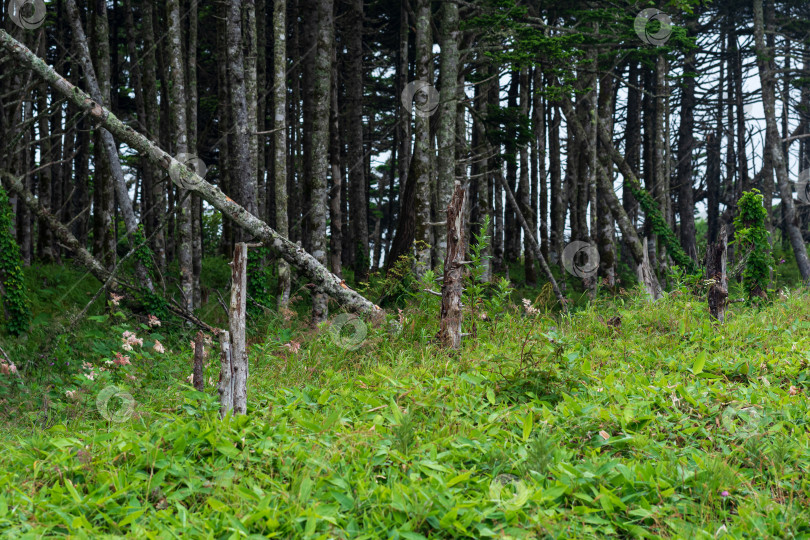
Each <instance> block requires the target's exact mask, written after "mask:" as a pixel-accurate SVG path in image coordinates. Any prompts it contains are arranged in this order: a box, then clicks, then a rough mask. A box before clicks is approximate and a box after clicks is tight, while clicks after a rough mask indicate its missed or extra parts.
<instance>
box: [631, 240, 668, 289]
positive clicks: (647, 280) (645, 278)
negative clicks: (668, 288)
mask: <svg viewBox="0 0 810 540" xmlns="http://www.w3.org/2000/svg"><path fill="white" fill-rule="evenodd" d="M643 251H644V254H643V259H642V260H641V264H640V265H638V269H637V270H636V272H637V273H638V282H639V283H641V284H642V285H644V290H646V291H647V294H648V295H649V296H650V298H651V299H652V301H653V302H655V301H656V300H658V299H659V298H661V296H662V294H661V285H660V284H659V283H658V278H657V277H655V272H653V269H652V266H651V265H650V252H649V251H647V239H646V238H645V239H644V246H643Z"/></svg>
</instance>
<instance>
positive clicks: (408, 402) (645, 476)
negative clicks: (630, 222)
mask: <svg viewBox="0 0 810 540" xmlns="http://www.w3.org/2000/svg"><path fill="white" fill-rule="evenodd" d="M206 272H210V275H209V276H208V279H209V280H213V281H216V280H217V279H219V280H220V281H221V280H222V279H225V280H227V277H225V276H227V273H226V272H227V267H226V268H225V269H224V270H223V269H222V268H219V267H218V266H216V265H214V266H210V267H207V269H206ZM80 277H81V274H77V273H76V272H75V271H73V270H70V269H69V268H64V267H62V268H61V269H54V268H44V269H37V270H31V272H30V273H29V275H28V279H29V285H31V286H32V287H31V290H33V291H35V292H36V294H37V299H36V300H35V305H34V307H35V314H38V315H37V317H36V318H35V324H34V329H33V330H32V332H31V334H30V335H29V337H28V341H26V340H25V339H22V340H14V339H11V338H8V337H3V338H0V339H1V341H0V344H2V347H3V349H4V350H5V351H6V352H7V353H8V354H9V355H10V356H12V357H15V358H17V359H19V358H21V357H23V355H25V354H26V352H25V351H29V353H28V354H29V360H27V361H26V362H23V361H19V360H18V361H17V365H18V367H19V368H20V369H19V371H20V373H21V376H15V375H2V374H0V403H2V407H0V429H2V432H1V433H0V536H3V537H9V538H11V537H13V538H26V537H30V538H40V537H43V536H51V535H60V534H68V535H71V536H72V537H74V538H103V537H108V536H109V537H117V536H129V537H133V538H172V537H178V536H184V537H192V538H215V537H216V538H226V537H227V538H236V537H243V536H246V537H254V538H267V537H278V538H292V537H298V538H369V539H377V538H403V539H418V538H439V537H459V538H482V537H495V538H537V537H548V538H588V537H604V536H610V535H617V536H624V537H626V536H638V537H665V538H743V537H745V538H752V537H754V538H792V537H807V536H808V535H810V512H808V506H810V475H808V474H807V471H808V469H810V435H809V432H808V418H810V411H808V401H807V392H808V391H810V371H809V370H808V361H809V359H810V352H809V351H810V298H809V297H808V295H807V294H805V293H799V292H793V293H781V294H779V295H777V297H776V298H775V300H774V301H773V302H772V303H770V304H769V305H767V306H764V307H751V306H746V305H745V304H743V303H737V304H732V305H731V306H730V308H729V321H728V322H727V323H726V324H725V325H717V324H714V323H713V322H712V320H711V319H710V317H709V315H708V310H707V306H706V302H705V297H701V296H697V295H694V294H692V293H691V292H690V290H689V289H688V288H687V287H685V286H684V287H676V288H675V290H674V292H670V293H668V294H667V295H666V296H665V297H664V298H663V299H662V300H659V301H658V302H657V303H655V304H650V303H648V302H647V301H645V299H644V298H642V297H641V296H640V295H639V294H638V293H637V292H635V291H628V292H627V293H626V294H623V295H619V296H615V297H611V298H605V299H601V298H600V299H599V300H597V301H596V302H594V303H592V304H590V305H589V306H587V307H583V308H581V309H578V310H577V311H576V312H574V313H572V314H570V315H566V316H560V315H556V314H547V313H544V312H543V308H542V307H540V306H539V305H538V304H537V303H532V304H531V305H530V306H529V307H530V308H531V309H527V308H526V307H525V306H524V305H522V302H521V297H520V296H519V295H518V296H513V297H512V299H511V300H512V301H508V299H504V298H503V297H501V298H498V297H497V295H495V296H494V297H492V298H490V299H489V300H487V301H486V302H484V303H482V305H481V309H480V311H478V312H477V313H475V314H469V315H468V316H467V317H468V318H467V321H466V322H467V323H469V322H470V321H472V320H475V323H476V324H475V328H472V327H471V325H470V324H465V331H466V332H474V333H475V335H472V336H469V337H467V338H465V343H464V347H463V350H462V351H461V352H460V354H458V355H453V354H449V353H448V352H446V351H445V350H442V349H441V348H440V347H439V346H438V344H436V343H435V342H434V341H433V337H434V335H435V333H436V331H437V329H438V320H437V319H438V313H439V310H438V302H439V299H438V298H435V297H433V296H431V295H428V294H424V295H421V294H420V295H417V296H416V297H414V298H413V299H412V300H411V301H410V302H409V304H408V306H407V307H406V308H405V309H404V310H403V311H402V312H401V313H399V314H398V315H397V314H396V309H394V310H392V311H393V313H394V319H395V320H397V322H396V323H393V324H387V325H381V326H378V327H374V326H371V325H369V326H368V327H367V335H366V336H365V339H363V340H359V338H358V339H354V340H352V338H349V337H346V336H342V335H336V334H333V333H332V332H331V331H330V330H329V329H328V328H326V327H324V328H322V329H317V330H313V329H307V327H306V325H305V322H306V316H305V311H306V310H305V309H302V310H300V311H299V313H293V312H291V313H289V314H287V315H288V319H284V318H282V317H279V316H277V315H274V314H267V315H265V316H262V317H260V318H257V319H253V320H252V322H251V329H250V342H251V343H252V346H251V349H250V380H249V411H248V415H247V416H242V417H238V418H230V417H229V418H226V419H225V420H220V419H219V415H218V406H219V405H218V399H217V393H216V388H215V385H216V379H217V377H218V363H217V358H216V354H215V353H212V354H211V357H210V359H209V364H208V367H207V369H206V382H207V384H206V390H205V392H204V393H200V392H197V391H195V390H193V389H192V388H191V387H190V386H189V385H188V383H187V382H186V378H187V377H188V376H189V374H190V373H191V367H190V366H191V356H192V351H191V346H190V344H189V341H190V339H191V336H192V334H193V330H191V329H189V328H186V327H184V326H183V325H181V324H179V323H177V322H174V323H172V322H171V321H164V322H163V324H162V326H161V327H150V326H149V325H148V324H147V320H146V319H145V318H144V317H142V316H137V315H133V314H131V313H129V312H126V311H124V310H121V311H119V310H118V309H117V308H115V307H113V309H112V311H111V313H108V314H106V315H105V314H104V313H103V311H102V309H100V308H101V307H103V306H99V309H94V310H91V315H90V317H89V318H87V319H85V321H84V322H82V323H81V324H80V325H79V326H78V327H77V328H76V329H74V330H73V333H72V335H71V336H70V337H68V336H62V337H54V336H57V331H56V330H55V329H56V328H58V325H59V324H61V323H60V322H59V321H62V322H64V317H61V314H64V313H75V312H76V311H78V310H79V309H81V307H83V305H84V303H86V302H87V301H88V300H89V298H90V296H89V295H91V294H92V293H93V291H94V290H95V289H94V287H96V286H97V284H95V283H92V280H89V278H86V279H84V280H80V279H79V278H80ZM75 282H79V284H78V285H75V284H74V283H75ZM212 306H213V307H212V308H211V311H210V313H208V316H209V319H212V320H213V322H217V321H216V320H215V319H216V318H217V317H222V315H221V314H220V315H216V314H215V312H216V311H217V310H219V311H221V308H220V307H218V306H217V303H216V301H214V300H212ZM535 309H537V310H538V311H537V312H535ZM484 313H485V314H484ZM398 323H401V324H398ZM124 332H134V333H135V334H136V336H137V337H136V338H135V339H134V340H130V342H129V344H128V345H127V346H126V347H124V343H125V342H126V338H124V339H123V340H122V335H123V333H124ZM32 340H37V343H36V345H32ZM139 340H143V342H142V343H139ZM156 341H157V342H159V343H160V344H161V345H162V346H163V347H164V348H165V352H163V353H159V352H157V351H156V350H155V342H156ZM129 348H131V349H132V350H126V349H129ZM158 348H160V347H158ZM30 351H37V353H31V352H30ZM40 351H44V352H40ZM116 353H117V355H116ZM124 357H127V361H129V364H126V362H124V361H122V358H124ZM116 361H118V363H116ZM83 362H88V363H89V364H91V365H92V372H91V371H90V369H91V368H90V365H89V364H88V365H85V366H84V367H79V366H80V365H81V364H82V363H83ZM29 363H30V364H31V365H28V364H29ZM119 363H120V364H122V365H119ZM102 368H104V371H102ZM91 373H93V374H95V375H90V374H91ZM87 375H90V376H92V377H93V380H90V379H89V378H88V376H87ZM113 384H114V385H117V387H118V388H119V389H120V390H121V391H123V392H126V393H127V395H128V396H131V398H132V401H131V402H130V401H128V399H129V398H128V397H126V396H124V397H123V398H122V399H120V400H119V399H118V398H113V400H111V402H110V403H107V404H106V407H107V408H105V406H104V404H103V403H101V404H99V403H98V402H99V401H103V400H100V397H101V396H104V395H105V393H104V391H103V389H104V388H106V387H108V386H110V385H113ZM112 401H115V404H113V402H112ZM130 403H131V406H132V408H131V409H130V408H129V404H130ZM117 407H118V408H117ZM101 412H103V413H105V414H106V415H107V416H108V417H110V419H111V420H112V421H108V420H106V419H105V418H104V417H102V415H101V414H100V413H101ZM119 420H121V421H119Z"/></svg>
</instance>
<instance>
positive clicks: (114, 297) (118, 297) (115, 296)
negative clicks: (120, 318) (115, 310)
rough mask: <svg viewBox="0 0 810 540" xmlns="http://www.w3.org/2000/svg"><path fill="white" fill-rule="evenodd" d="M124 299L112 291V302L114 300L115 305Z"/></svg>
mask: <svg viewBox="0 0 810 540" xmlns="http://www.w3.org/2000/svg"><path fill="white" fill-rule="evenodd" d="M123 299H124V297H123V296H119V295H117V294H115V293H110V302H112V305H114V306H117V305H119V304H120V303H121V300H123Z"/></svg>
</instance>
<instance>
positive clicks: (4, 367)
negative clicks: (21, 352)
mask: <svg viewBox="0 0 810 540" xmlns="http://www.w3.org/2000/svg"><path fill="white" fill-rule="evenodd" d="M0 373H2V374H4V375H14V374H15V373H17V366H15V365H14V364H6V363H0Z"/></svg>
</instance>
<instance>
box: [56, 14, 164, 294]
mask: <svg viewBox="0 0 810 540" xmlns="http://www.w3.org/2000/svg"><path fill="white" fill-rule="evenodd" d="M67 9H68V13H69V18H70V22H71V26H72V30H73V39H74V41H75V43H76V46H77V48H78V49H79V51H80V54H79V62H81V63H82V69H83V71H84V76H85V80H86V81H87V86H88V88H89V89H90V95H91V96H92V97H93V99H94V100H95V101H96V102H97V103H99V104H101V105H105V104H107V103H109V101H110V98H109V86H107V87H106V88H105V89H104V90H102V88H101V87H100V85H99V79H98V78H97V77H96V71H95V69H94V68H93V63H92V61H91V60H90V49H89V47H88V45H87V38H86V37H85V34H84V29H83V28H82V26H81V16H80V15H79V10H78V8H77V7H76V0H68V1H67ZM104 17H105V18H106V11H105V15H104ZM103 24H104V23H102V26H103ZM101 34H102V35H104V34H106V32H104V31H101ZM103 79H104V74H103V70H102V80H103ZM107 80H109V78H108V79H107ZM107 84H109V83H107ZM105 91H106V95H105V93H104V92H105ZM100 137H101V140H102V144H103V148H104V152H105V153H106V157H107V159H106V161H105V165H106V166H107V167H109V170H110V172H111V173H112V177H113V178H112V179H113V182H114V186H115V191H116V195H117V196H118V206H119V207H120V208H121V214H122V216H123V218H124V225H125V226H126V228H127V234H128V235H130V239H131V235H132V234H133V233H134V232H135V231H136V230H137V228H138V219H137V218H136V217H135V211H134V210H133V208H132V200H131V199H130V198H129V190H128V189H127V183H126V180H125V179H124V171H123V169H122V168H121V161H120V160H119V158H118V146H117V145H116V143H115V139H113V136H112V134H111V133H110V132H109V131H108V130H106V129H101V130H100ZM102 189H103V188H102ZM104 197H105V200H106V195H105V196H104ZM135 271H136V272H137V274H138V279H139V280H141V282H142V283H143V284H144V285H145V286H146V287H147V288H148V289H149V290H150V291H153V290H154V286H153V285H152V280H151V278H150V277H149V273H148V272H147V270H146V268H145V267H144V266H143V264H142V263H141V262H140V261H135Z"/></svg>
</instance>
